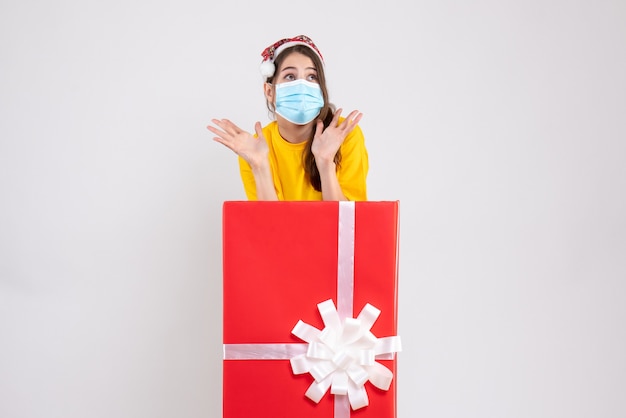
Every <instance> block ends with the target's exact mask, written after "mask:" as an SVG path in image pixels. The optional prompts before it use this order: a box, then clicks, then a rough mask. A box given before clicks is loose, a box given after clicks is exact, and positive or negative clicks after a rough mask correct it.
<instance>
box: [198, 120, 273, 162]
mask: <svg viewBox="0 0 626 418" xmlns="http://www.w3.org/2000/svg"><path fill="white" fill-rule="evenodd" d="M211 122H213V124H215V125H217V126H218V128H219V129H218V128H216V127H215V126H211V125H209V126H207V129H208V130H209V131H211V132H213V134H215V135H216V136H215V137H214V138H213V140H215V141H217V142H219V143H220V144H223V145H225V146H226V147H228V148H229V149H231V150H232V151H233V152H235V153H236V154H237V155H239V156H240V157H242V158H243V159H244V160H246V162H247V163H248V164H250V166H251V167H252V168H253V169H254V168H255V167H259V166H260V165H262V164H263V163H265V162H267V154H268V151H269V149H268V147H267V142H266V141H265V137H264V136H263V130H262V128H261V123H260V122H257V123H255V124H254V130H255V132H256V134H257V136H256V137H254V135H252V134H251V133H249V132H246V131H244V130H243V129H241V128H239V127H238V126H237V125H235V124H234V123H232V122H231V121H230V120H228V119H211Z"/></svg>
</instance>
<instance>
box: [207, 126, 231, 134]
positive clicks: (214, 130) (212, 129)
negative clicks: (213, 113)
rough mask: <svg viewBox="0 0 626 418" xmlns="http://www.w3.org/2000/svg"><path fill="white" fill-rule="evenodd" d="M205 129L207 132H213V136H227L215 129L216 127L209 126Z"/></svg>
mask: <svg viewBox="0 0 626 418" xmlns="http://www.w3.org/2000/svg"><path fill="white" fill-rule="evenodd" d="M206 128H207V129H208V130H209V131H211V132H213V133H214V134H215V135H218V136H220V137H223V136H226V135H227V134H226V132H224V131H221V130H219V129H217V128H216V127H214V126H211V125H209V126H207V127H206Z"/></svg>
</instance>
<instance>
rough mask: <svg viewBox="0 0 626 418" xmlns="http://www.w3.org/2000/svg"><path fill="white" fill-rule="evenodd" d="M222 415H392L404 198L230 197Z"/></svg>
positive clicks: (340, 417) (225, 222)
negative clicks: (304, 199)
mask: <svg viewBox="0 0 626 418" xmlns="http://www.w3.org/2000/svg"><path fill="white" fill-rule="evenodd" d="M223 263H224V264H223V274H224V283H223V291H224V293H223V296H224V301H223V302H224V328H223V329H224V336H223V338H224V341H223V342H224V364H223V365H224V368H223V414H224V417H225V418H252V417H271V418H280V417H290V418H291V417H298V418H308V417H328V418H349V417H352V418H393V417H395V416H396V380H397V374H396V358H395V353H396V352H398V351H400V349H401V348H400V340H399V337H397V336H396V331H397V294H398V293H397V292H398V287H397V283H398V276H397V265H398V202H397V201H393V202H251V201H241V202H239V201H231V202H224V205H223Z"/></svg>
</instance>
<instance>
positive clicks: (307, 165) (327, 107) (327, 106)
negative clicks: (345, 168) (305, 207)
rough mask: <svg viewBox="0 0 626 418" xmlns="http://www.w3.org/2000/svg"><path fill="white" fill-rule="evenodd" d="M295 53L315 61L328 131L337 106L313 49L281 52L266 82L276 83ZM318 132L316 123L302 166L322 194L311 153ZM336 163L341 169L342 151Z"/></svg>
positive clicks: (270, 105)
mask: <svg viewBox="0 0 626 418" xmlns="http://www.w3.org/2000/svg"><path fill="white" fill-rule="evenodd" d="M294 52H297V53H300V54H302V55H306V56H307V57H309V58H311V61H313V65H314V66H315V69H316V70H317V81H318V82H319V85H320V89H321V90H322V97H323V98H324V107H322V110H320V114H319V116H318V119H321V120H322V122H323V123H324V129H326V128H327V127H328V125H330V122H331V121H332V119H333V114H334V113H335V106H334V105H333V104H332V103H330V102H329V100H328V89H327V87H326V76H325V74H324V64H323V63H322V60H321V59H320V58H319V56H318V55H317V54H316V53H315V52H314V51H313V50H312V49H311V48H309V47H308V46H305V45H294V46H292V47H289V48H287V49H285V50H284V51H283V52H281V53H280V55H278V56H277V57H276V59H275V60H274V65H275V67H276V71H275V72H274V75H273V76H271V77H268V78H267V80H266V82H267V83H270V84H273V83H274V80H275V79H276V76H277V74H278V69H279V68H280V66H281V65H282V63H283V61H284V60H285V58H287V57H288V56H289V55H291V54H293V53H294ZM266 104H267V108H268V110H269V111H270V113H271V114H272V115H274V114H275V111H276V109H275V107H274V104H273V103H271V102H270V101H269V100H266ZM316 130H317V123H314V124H313V131H312V132H311V137H310V138H309V139H308V140H307V142H306V146H305V148H304V153H303V154H302V165H303V166H304V173H305V174H306V176H307V178H308V180H309V182H310V183H311V185H312V186H313V188H314V189H315V190H317V191H318V192H321V191H322V180H321V179H320V172H319V170H318V169H317V164H315V157H314V156H313V153H312V152H311V145H312V144H313V138H314V137H315V131H316ZM334 161H335V164H336V166H337V167H339V164H340V163H341V152H340V150H337V154H335V158H334Z"/></svg>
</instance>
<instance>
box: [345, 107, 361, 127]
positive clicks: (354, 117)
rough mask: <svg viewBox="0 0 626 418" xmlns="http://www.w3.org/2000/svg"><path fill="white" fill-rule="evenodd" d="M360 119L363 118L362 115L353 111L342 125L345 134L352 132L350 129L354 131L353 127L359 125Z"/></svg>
mask: <svg viewBox="0 0 626 418" xmlns="http://www.w3.org/2000/svg"><path fill="white" fill-rule="evenodd" d="M362 117H363V114H362V113H361V112H359V111H358V110H353V111H352V112H350V114H349V115H348V116H347V117H346V118H345V119H344V124H343V126H342V128H343V129H344V130H346V131H347V132H350V131H352V129H354V127H355V126H356V125H357V124H358V123H359V121H360V120H361V118H362Z"/></svg>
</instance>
